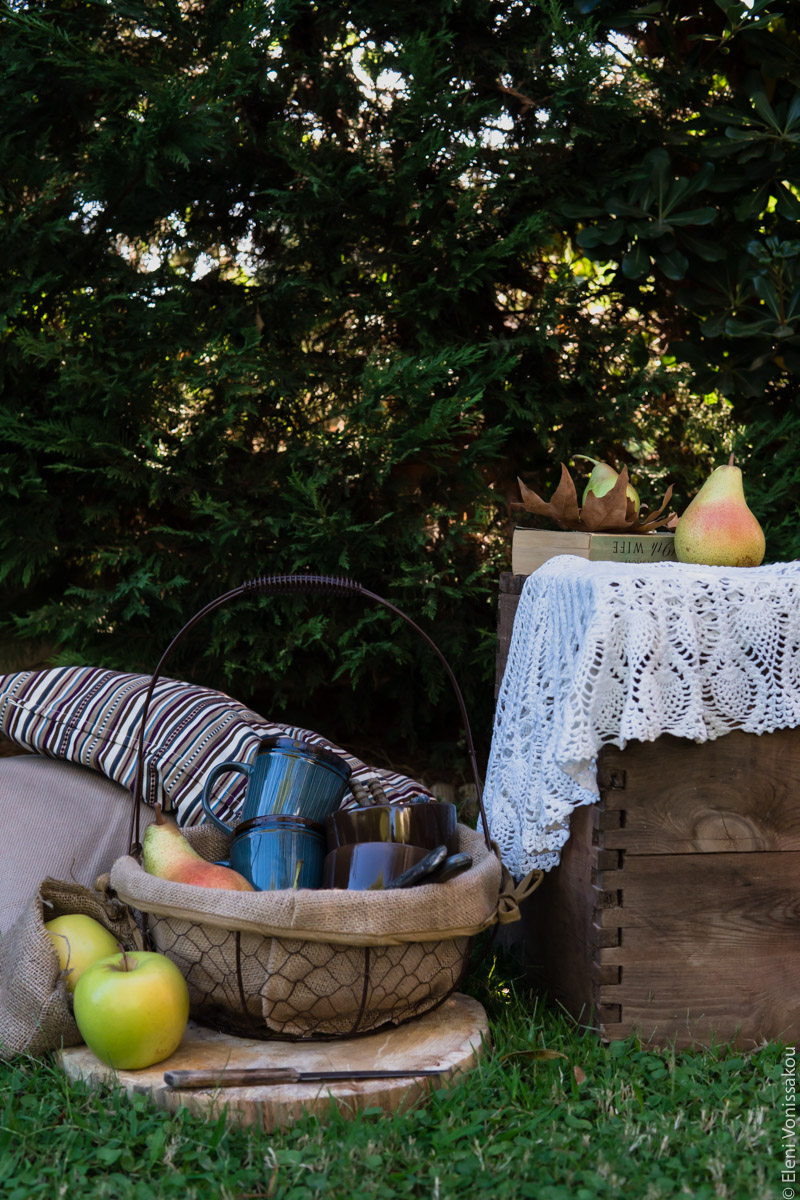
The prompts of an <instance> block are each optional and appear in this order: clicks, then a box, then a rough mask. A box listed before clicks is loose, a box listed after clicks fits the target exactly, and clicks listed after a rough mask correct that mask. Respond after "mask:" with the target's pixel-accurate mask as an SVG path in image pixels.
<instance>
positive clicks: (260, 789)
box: [203, 737, 351, 891]
mask: <svg viewBox="0 0 800 1200" xmlns="http://www.w3.org/2000/svg"><path fill="white" fill-rule="evenodd" d="M228 771H239V772H241V773H242V774H243V775H245V776H246V777H247V790H246V792H245V798H244V805H243V808H242V815H241V820H240V821H239V822H238V823H237V824H236V825H235V826H234V825H229V824H227V822H225V821H223V820H221V819H220V818H219V817H218V816H217V814H216V813H215V812H214V810H213V809H212V807H211V797H212V792H213V788H214V784H215V782H216V780H217V779H218V778H219V777H220V775H223V774H224V773H226V772H228ZM350 774H351V769H350V767H349V765H348V764H347V763H346V762H345V761H344V759H343V758H341V757H340V756H339V755H338V754H334V753H333V751H331V750H326V749H324V747H322V746H315V745H312V744H311V743H310V742H304V741H302V740H301V739H299V738H290V737H268V738H262V739H261V742H260V744H259V747H258V750H257V751H256V755H255V758H254V760H253V762H252V763H244V762H224V763H218V764H217V766H216V767H214V768H213V770H212V771H211V772H210V773H209V776H208V779H207V780H206V785H205V788H204V789H203V810H204V812H205V814H206V816H207V817H208V818H209V820H210V821H211V822H212V823H213V824H214V825H216V826H217V828H218V829H221V830H223V832H225V833H228V834H233V840H232V842H231V849H230V866H231V867H232V868H233V869H234V871H238V872H239V874H240V875H244V877H245V879H248V880H249V881H250V883H252V885H253V887H254V888H256V889H257V890H258V891H274V890H276V889H279V888H317V887H319V886H320V884H321V882H322V864H323V862H324V860H325V854H326V849H327V847H326V839H325V820H326V818H327V817H329V816H330V814H331V813H333V812H335V811H336V809H337V808H338V807H339V805H340V804H341V802H342V799H343V798H344V794H345V792H346V791H347V787H348V783H349V780H350Z"/></svg>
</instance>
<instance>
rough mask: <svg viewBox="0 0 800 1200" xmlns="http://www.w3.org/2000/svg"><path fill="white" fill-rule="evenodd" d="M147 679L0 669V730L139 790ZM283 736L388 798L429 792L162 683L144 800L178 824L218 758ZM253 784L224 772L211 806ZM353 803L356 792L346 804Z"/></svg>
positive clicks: (153, 711) (229, 814) (317, 740)
mask: <svg viewBox="0 0 800 1200" xmlns="http://www.w3.org/2000/svg"><path fill="white" fill-rule="evenodd" d="M149 684H150V676H149V675H126V674H121V673H120V672H117V671H107V670H102V669H100V668H98V667H54V668H51V669H48V670H43V671H18V672H16V673H15V674H13V675H0V733H3V734H5V735H6V737H8V738H10V739H11V741H13V742H16V743H17V745H20V746H25V747H26V748H27V749H29V750H33V751H35V752H36V753H38V754H44V755H47V756H48V757H50V758H61V759H65V760H67V761H69V762H74V763H80V764H82V765H83V766H85V767H91V768H93V769H94V770H95V771H99V772H100V773H101V774H103V775H105V776H107V777H108V778H109V779H113V780H115V781H116V782H117V783H121V784H122V785H123V786H124V787H127V788H128V789H129V790H130V791H131V792H132V791H133V787H134V782H135V774H136V757H137V749H138V737H139V725H140V721H141V714H142V709H143V706H144V698H145V693H146V692H147V688H148V686H149ZM274 735H286V736H288V737H296V738H302V739H303V740H304V741H309V742H313V743H314V744H315V745H318V746H324V747H326V748H327V749H329V750H332V751H333V752H334V753H335V754H338V755H340V756H341V757H342V758H343V759H345V761H346V762H347V763H349V765H350V767H351V768H352V772H353V774H352V776H351V780H352V781H359V782H363V781H365V780H367V779H369V777H370V776H377V777H378V779H379V781H380V783H381V786H382V787H383V789H384V791H385V792H386V796H387V798H388V799H389V801H390V802H393V803H394V802H397V801H399V800H404V799H407V798H409V797H410V796H414V795H420V794H422V795H429V794H430V793H429V792H428V791H427V789H426V788H424V787H422V786H421V785H420V784H418V783H415V782H414V781H413V780H411V779H409V778H408V777H407V776H405V775H399V774H396V773H394V772H390V771H383V770H376V769H375V768H372V767H368V766H367V765H366V764H365V763H363V762H361V760H360V759H358V758H355V757H354V756H353V755H351V754H348V753H347V752H346V751H345V750H342V749H341V748H340V747H339V746H335V745H334V744H333V743H332V742H329V741H328V740H327V739H326V738H324V737H321V736H320V735H319V734H318V733H314V732H313V731H311V730H308V729H300V728H298V727H297V726H294V725H280V724H276V723H275V722H273V721H267V720H265V719H264V718H263V717H260V716H259V715H258V714H257V713H254V712H252V711H251V710H250V709H249V708H246V707H245V705H243V704H240V703H239V701H238V700H233V699H231V697H230V696H226V695H224V694H223V693H222V692H217V691H213V690H212V689H211V688H202V687H195V686H194V685H193V684H188V683H182V682H181V681H180V680H176V679H159V681H158V683H157V684H156V688H155V691H154V693H153V698H152V700H151V702H150V707H149V709H148V717H147V732H146V737H145V766H146V771H145V781H144V792H145V794H144V799H145V801H146V802H147V803H148V804H155V803H156V802H157V801H160V803H161V804H162V805H163V807H164V808H165V809H166V810H168V811H172V812H175V813H176V814H177V819H178V822H179V823H180V824H181V825H195V824H198V823H199V822H200V821H201V820H202V818H203V806H202V795H203V785H204V781H205V779H206V777H207V775H208V773H209V771H210V770H211V769H212V767H214V766H216V764H217V763H221V762H228V761H231V760H235V761H238V762H249V761H250V760H251V759H252V758H254V756H255V754H256V751H257V750H258V746H259V743H260V741H261V739H262V738H264V737H269V736H274ZM246 786H247V781H246V779H245V778H244V776H243V775H242V774H241V773H239V772H235V773H233V772H232V773H231V774H230V775H225V776H223V779H222V781H221V783H220V785H219V787H218V790H217V791H216V793H215V797H214V802H213V807H214V810H215V811H216V812H218V813H219V814H220V815H221V816H222V817H223V818H224V819H225V820H226V821H229V820H231V819H232V818H233V817H235V816H236V815H237V813H238V812H239V811H240V810H241V807H242V803H243V801H244V793H245V789H246ZM354 803H355V801H354V800H353V796H352V794H351V793H348V794H347V795H346V796H345V800H344V805H343V806H347V805H352V804H354Z"/></svg>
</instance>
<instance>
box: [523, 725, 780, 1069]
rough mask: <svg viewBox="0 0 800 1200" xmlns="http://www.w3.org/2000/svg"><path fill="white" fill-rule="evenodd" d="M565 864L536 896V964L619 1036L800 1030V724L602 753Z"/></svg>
mask: <svg viewBox="0 0 800 1200" xmlns="http://www.w3.org/2000/svg"><path fill="white" fill-rule="evenodd" d="M598 781H599V783H600V788H601V797H600V802H599V804H596V805H592V806H590V807H586V808H581V809H577V810H576V811H575V812H574V814H573V817H572V822H571V827H570V828H571V832H570V840H569V842H568V843H567V846H566V847H565V849H564V852H563V854H562V861H561V864H560V866H559V867H558V868H557V869H555V870H554V871H552V872H550V873H549V874H548V875H547V877H546V878H545V882H544V883H543V885H542V887H541V888H540V889H539V891H538V892H537V893H535V894H534V895H533V896H532V897H531V899H530V900H529V901H528V902H526V904H525V906H524V907H525V917H524V921H523V928H522V930H521V933H522V940H521V942H520V950H521V952H522V955H523V961H524V963H525V965H526V968H527V969H528V970H529V971H530V973H531V974H532V975H533V976H534V978H536V979H538V980H540V981H541V982H542V983H543V984H544V985H545V986H546V987H547V988H548V990H549V991H550V992H551V993H552V994H553V996H554V997H555V998H556V999H558V1000H559V1001H560V1002H561V1003H562V1004H563V1005H564V1006H565V1007H566V1008H567V1009H568V1010H569V1011H570V1012H571V1013H572V1014H573V1015H574V1016H575V1017H576V1018H578V1019H579V1020H580V1021H582V1022H584V1023H586V1024H591V1025H593V1026H594V1028H596V1029H597V1030H598V1032H599V1033H600V1035H601V1036H602V1037H603V1038H604V1039H606V1040H614V1039H617V1038H622V1037H627V1036H628V1035H629V1034H631V1033H633V1032H638V1033H639V1034H640V1035H641V1037H642V1038H643V1039H644V1040H650V1041H653V1042H654V1043H656V1044H664V1043H667V1042H674V1043H675V1044H676V1045H677V1046H678V1047H685V1046H689V1045H693V1044H706V1043H708V1042H709V1041H711V1040H717V1041H726V1042H727V1041H735V1042H737V1043H738V1044H741V1045H743V1046H751V1045H753V1044H757V1043H759V1042H760V1041H761V1040H763V1039H768V1040H784V1041H787V1042H795V1041H796V1040H797V1039H798V1038H799V1037H800V730H794V729H789V730H779V731H777V732H775V733H771V734H763V735H761V736H757V735H755V734H748V733H741V732H735V733H731V734H728V735H726V736H725V737H723V738H720V739H718V740H717V741H715V742H707V743H704V744H702V745H697V744H695V743H693V742H687V741H683V740H682V739H678V738H673V737H662V738H659V739H658V740H657V741H655V742H651V743H640V742H632V743H629V745H628V746H627V747H626V749H625V750H624V751H621V750H618V749H616V748H615V747H605V748H604V749H603V751H602V753H601V755H600V760H599V765H598Z"/></svg>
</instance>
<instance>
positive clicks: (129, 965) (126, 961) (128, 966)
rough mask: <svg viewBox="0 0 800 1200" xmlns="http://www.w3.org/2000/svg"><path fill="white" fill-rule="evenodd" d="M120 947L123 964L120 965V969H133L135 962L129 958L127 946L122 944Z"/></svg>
mask: <svg viewBox="0 0 800 1200" xmlns="http://www.w3.org/2000/svg"><path fill="white" fill-rule="evenodd" d="M120 949H121V950H122V964H121V966H120V970H121V971H132V970H133V963H132V962H131V960H130V959H129V958H128V952H127V950H126V949H125V947H124V946H120Z"/></svg>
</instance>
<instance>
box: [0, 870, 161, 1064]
mask: <svg viewBox="0 0 800 1200" xmlns="http://www.w3.org/2000/svg"><path fill="white" fill-rule="evenodd" d="M67 913H85V914H86V916H89V917H93V918H94V919H95V921H99V922H100V924H101V925H103V926H104V927H105V928H106V929H108V930H110V932H111V933H113V935H114V937H116V939H117V941H119V942H120V943H121V944H122V945H123V946H125V948H126V949H127V950H132V949H134V948H136V947H141V937H140V935H139V930H138V929H137V927H136V924H135V922H134V920H133V918H132V916H131V914H130V913H129V912H128V911H127V910H126V909H125V908H124V906H123V905H121V904H120V903H119V902H118V901H115V900H113V899H111V898H109V897H106V896H102V895H100V894H99V893H97V892H93V891H90V890H89V888H85V887H83V886H81V885H80V884H77V883H66V882H63V881H61V880H58V879H45V880H44V882H43V883H42V884H41V887H40V888H39V893H38V895H37V896H36V897H35V899H34V900H33V901H32V902H31V904H30V905H29V907H28V909H27V911H26V912H24V913H22V915H21V916H20V917H19V918H18V920H17V921H16V923H15V924H14V925H13V926H12V927H11V929H10V930H8V932H7V933H4V934H3V936H2V937H0V1058H12V1057H13V1056H14V1055H16V1054H43V1053H45V1052H46V1051H48V1050H57V1049H58V1048H59V1047H61V1046H75V1045H78V1044H79V1043H80V1042H82V1041H83V1039H82V1037H81V1035H80V1033H79V1032H78V1026H77V1025H76V1024H75V1018H74V1017H73V1015H72V997H71V995H70V993H69V992H68V991H67V988H66V976H65V973H64V972H62V971H61V967H60V964H59V958H58V954H57V952H56V949H55V946H54V945H53V942H52V940H51V938H50V936H49V934H48V933H47V931H46V929H45V927H44V923H45V921H51V920H52V919H53V918H54V917H60V916H64V915H66V914H67Z"/></svg>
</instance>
